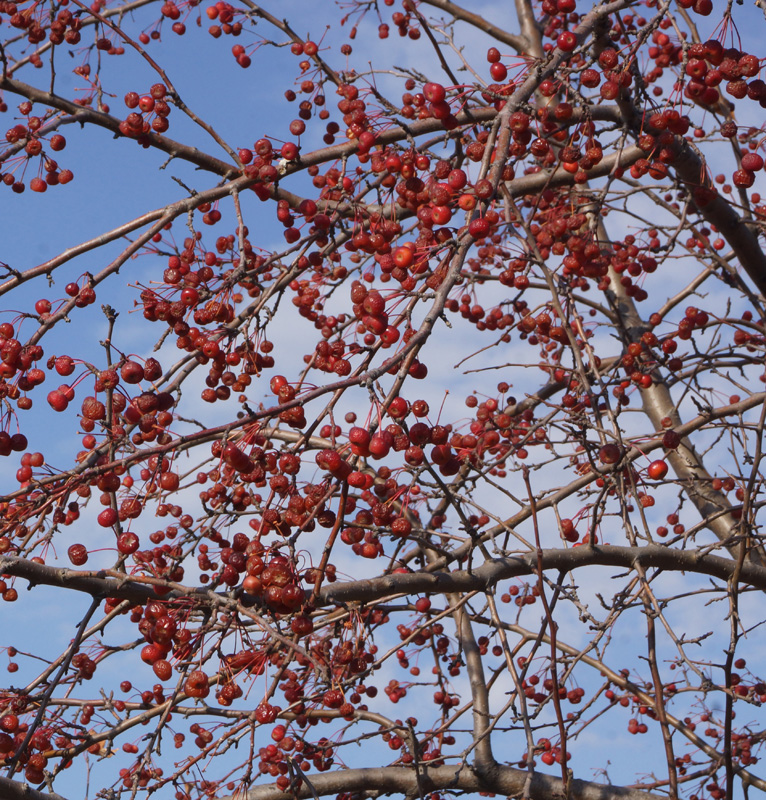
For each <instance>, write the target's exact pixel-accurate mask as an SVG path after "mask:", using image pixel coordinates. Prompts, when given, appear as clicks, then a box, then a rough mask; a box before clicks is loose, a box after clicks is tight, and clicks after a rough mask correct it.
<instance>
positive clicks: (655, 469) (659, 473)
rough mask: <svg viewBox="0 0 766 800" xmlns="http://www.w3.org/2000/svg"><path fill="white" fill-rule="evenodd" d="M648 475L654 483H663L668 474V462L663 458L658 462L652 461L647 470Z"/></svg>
mask: <svg viewBox="0 0 766 800" xmlns="http://www.w3.org/2000/svg"><path fill="white" fill-rule="evenodd" d="M646 474H647V475H648V476H649V477H650V478H651V479H652V480H653V481H661V480H662V479H663V478H664V477H665V476H666V475H667V474H668V464H667V461H663V460H662V459H661V458H658V459H657V460H656V461H652V463H651V464H649V466H648V467H647V468H646Z"/></svg>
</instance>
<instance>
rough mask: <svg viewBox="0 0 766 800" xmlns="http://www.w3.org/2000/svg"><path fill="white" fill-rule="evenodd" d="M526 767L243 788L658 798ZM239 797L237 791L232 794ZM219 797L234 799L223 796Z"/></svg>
mask: <svg viewBox="0 0 766 800" xmlns="http://www.w3.org/2000/svg"><path fill="white" fill-rule="evenodd" d="M528 778H529V773H528V772H527V771H526V770H520V769H514V768H512V767H499V768H498V770H497V771H496V772H495V773H494V774H493V776H492V777H491V778H485V777H480V776H478V775H477V774H476V773H474V772H473V771H472V770H470V769H469V768H467V767H465V766H462V765H461V766H444V767H436V768H433V767H431V768H428V767H424V766H422V765H421V768H420V770H419V771H416V770H415V769H407V768H404V767H377V768H369V769H347V770H337V771H335V772H326V773H323V774H321V775H312V776H311V778H310V780H311V787H308V786H306V785H305V784H304V785H303V786H301V787H300V788H296V789H295V790H294V791H292V792H281V791H280V790H279V789H278V788H277V787H276V786H274V785H273V784H272V785H270V786H257V787H254V788H252V789H250V790H249V791H248V792H247V800H287V798H303V797H312V796H313V795H314V792H315V793H316V794H317V795H319V796H324V795H328V794H337V793H338V792H364V791H369V792H373V791H374V792H376V793H383V794H403V795H407V796H420V792H434V791H440V790H447V789H452V790H455V791H462V792H477V791H486V792H495V793H498V794H503V795H507V796H510V797H516V796H518V795H520V794H521V793H522V791H523V790H524V787H525V785H528V791H529V793H528V795H527V796H528V797H529V798H531V800H555V799H557V798H564V797H568V798H569V800H659V797H660V795H656V794H650V793H648V792H642V791H639V790H638V789H629V788H625V787H621V786H603V785H600V784H597V783H592V782H590V781H581V780H572V781H571V783H570V785H569V787H568V789H569V792H568V793H567V791H566V790H565V787H564V786H563V784H562V781H561V779H560V778H554V777H553V776H551V775H542V774H540V773H534V774H533V777H532V780H531V782H529V783H528ZM236 796H237V797H241V795H236ZM222 800H234V799H233V797H231V798H222Z"/></svg>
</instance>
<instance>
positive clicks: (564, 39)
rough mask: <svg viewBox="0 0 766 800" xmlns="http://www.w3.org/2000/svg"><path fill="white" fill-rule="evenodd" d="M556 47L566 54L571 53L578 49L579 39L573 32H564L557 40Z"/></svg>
mask: <svg viewBox="0 0 766 800" xmlns="http://www.w3.org/2000/svg"><path fill="white" fill-rule="evenodd" d="M556 46H557V47H558V48H559V50H563V51H564V52H565V53H571V52H572V50H574V49H575V47H577V37H576V36H575V35H574V33H573V32H572V31H562V32H561V33H560V34H559V37H558V39H556Z"/></svg>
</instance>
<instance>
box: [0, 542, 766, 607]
mask: <svg viewBox="0 0 766 800" xmlns="http://www.w3.org/2000/svg"><path fill="white" fill-rule="evenodd" d="M637 563H638V564H641V565H642V566H643V567H652V568H656V569H664V570H668V571H673V572H693V573H697V574H699V575H709V576H711V577H714V578H719V579H720V580H722V581H727V580H729V579H730V578H731V577H732V575H733V574H734V570H735V569H736V567H737V565H736V563H735V562H734V561H732V560H731V559H730V558H724V557H722V556H715V555H712V554H705V553H703V552H701V551H698V550H676V549H672V548H670V547H667V546H666V545H647V546H646V547H623V546H611V545H597V546H594V547H588V546H582V547H572V548H560V549H555V550H554V549H550V550H545V551H544V552H543V555H542V566H543V569H544V570H549V569H554V570H564V571H565V572H568V571H570V570H574V569H581V568H582V567H588V566H603V567H621V568H624V569H631V568H632V567H633V566H634V565H635V564H637ZM536 573H537V553H532V552H530V553H525V554H523V555H518V556H508V557H506V558H494V559H492V560H491V561H485V562H484V563H483V564H482V565H481V566H480V567H478V568H476V569H474V570H470V571H469V570H459V571H456V572H413V573H397V574H393V575H384V576H382V577H380V578H367V579H364V580H359V581H347V582H344V583H340V582H338V583H331V584H327V585H326V586H324V587H323V588H322V589H321V590H320V591H319V594H318V596H317V603H318V605H322V606H331V605H336V604H339V603H340V604H342V603H371V602H374V601H378V600H380V599H381V598H383V597H386V596H388V595H395V594H421V593H424V592H425V593H439V594H444V593H448V592H472V591H484V590H486V589H487V588H489V587H490V586H492V585H494V584H495V583H497V582H498V581H503V580H508V579H510V578H517V577H520V576H522V575H534V574H536ZM0 575H8V576H15V577H19V578H24V579H26V580H28V581H29V582H30V584H33V585H36V584H39V585H44V586H58V587H60V588H62V589H72V590H74V591H77V592H84V593H85V594H90V595H93V596H100V597H114V598H118V599H121V600H131V601H132V602H136V603H145V602H147V601H148V600H154V599H156V598H157V597H158V594H157V593H156V592H155V591H154V588H153V587H154V585H157V586H159V587H165V586H168V584H167V583H165V582H164V581H161V580H157V579H151V582H142V581H138V580H129V579H127V578H124V579H120V578H118V577H114V573H112V574H111V575H110V574H108V573H107V572H106V571H105V570H102V571H100V572H81V571H77V570H71V569H67V568H65V567H53V566H48V565H46V564H38V563H36V562H32V561H29V560H27V559H24V558H18V557H17V556H2V557H0ZM739 577H740V582H741V583H742V584H746V585H748V586H752V587H753V588H755V589H764V590H766V567H761V566H758V565H757V564H752V563H746V564H744V565H743V566H742V571H741V574H740V576H739ZM171 586H172V587H173V588H172V591H170V592H169V593H163V594H162V595H161V596H162V597H163V598H165V599H167V600H175V599H179V598H186V599H189V598H196V599H197V600H199V602H201V603H205V602H210V601H211V599H215V597H216V596H217V595H215V593H213V592H211V591H210V590H209V589H204V588H199V589H198V588H195V587H186V586H181V585H180V584H171ZM244 605H252V603H247V602H245V603H244Z"/></svg>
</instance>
